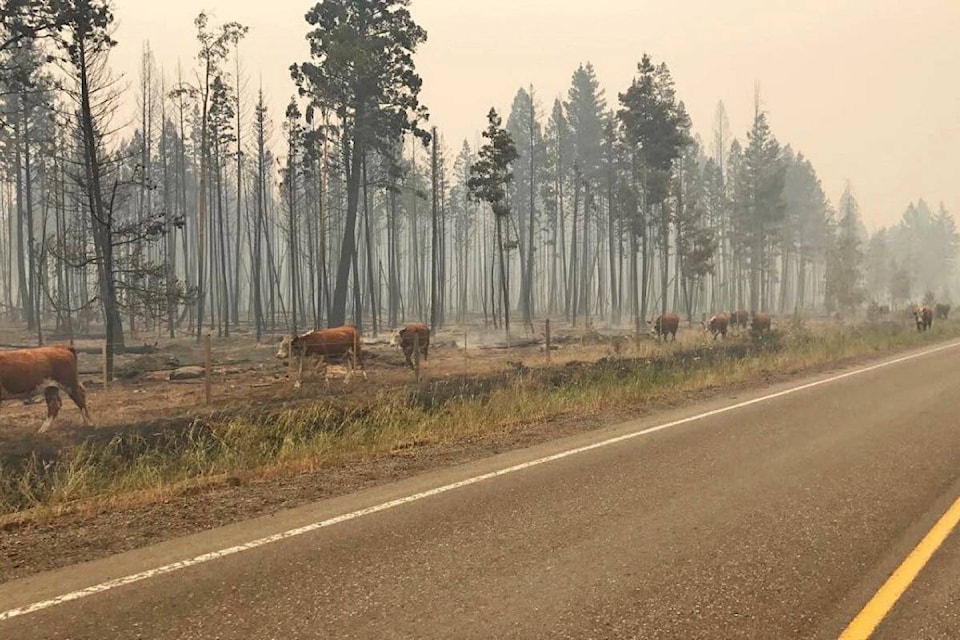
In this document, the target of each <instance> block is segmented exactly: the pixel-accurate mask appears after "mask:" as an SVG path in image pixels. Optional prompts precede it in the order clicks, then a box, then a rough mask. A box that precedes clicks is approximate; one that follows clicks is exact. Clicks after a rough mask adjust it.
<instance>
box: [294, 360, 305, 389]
mask: <svg viewBox="0 0 960 640" xmlns="http://www.w3.org/2000/svg"><path fill="white" fill-rule="evenodd" d="M302 386H303V353H302V352H301V353H299V354H298V355H297V380H296V382H294V383H293V388H294V389H299V388H300V387H302Z"/></svg>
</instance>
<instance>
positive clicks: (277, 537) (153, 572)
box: [0, 342, 960, 622]
mask: <svg viewBox="0 0 960 640" xmlns="http://www.w3.org/2000/svg"><path fill="white" fill-rule="evenodd" d="M957 347H960V342H953V343H951V344H948V345H943V346H940V347H936V348H933V349H928V350H926V351H921V352H920V353H914V354H911V355H908V356H903V357H900V358H896V359H893V360H887V361H885V362H881V363H879V364H874V365H871V366H869V367H864V368H862V369H856V370H854V371H848V372H846V373H841V374H838V375H835V376H831V377H829V378H824V379H823V380H817V381H815V382H809V383H807V384H803V385H800V386H797V387H791V388H790V389H785V390H783V391H778V392H777V393H771V394H769V395H765V396H761V397H759V398H754V399H752V400H746V401H744V402H738V403H736V404H732V405H729V406H726V407H721V408H720V409H713V410H712V411H707V412H705V413H700V414H697V415H695V416H690V417H687V418H681V419H679V420H674V421H673V422H667V423H664V424H660V425H657V426H655V427H650V428H648V429H643V430H641V431H634V432H632V433H627V434H624V435H621V436H617V437H615V438H610V439H608V440H603V441H601V442H595V443H593V444H589V445H586V446H583V447H577V448H576V449H568V450H567V451H561V452H560V453H555V454H553V455H550V456H546V457H543V458H538V459H536V460H531V461H529V462H524V463H521V464H517V465H514V466H512V467H507V468H505V469H500V470H498V471H491V472H490V473H484V474H482V475H479V476H474V477H472V478H467V479H466V480H460V481H459V482H453V483H450V484H445V485H443V486H441V487H437V488H435V489H429V490H427V491H421V492H420V493H414V494H412V495H409V496H406V497H403V498H397V499H396V500H390V501H389V502H383V503H381V504H378V505H375V506H372V507H367V508H366V509H360V510H359V511H353V512H351V513H345V514H343V515H339V516H336V517H333V518H328V519H327V520H322V521H320V522H315V523H313V524H308V525H305V526H303V527H297V528H296V529H289V530H287V531H283V532H281V533H276V534H274V535H272V536H266V537H264V538H259V539H257V540H252V541H250V542H247V543H244V544H241V545H237V546H234V547H228V548H226V549H221V550H219V551H211V552H210V553H204V554H202V555H199V556H195V557H193V558H190V559H188V560H182V561H180V562H173V563H171V564H166V565H163V566H162V567H157V568H155V569H148V570H146V571H141V572H140V573H134V574H130V575H127V576H124V577H122V578H116V579H114V580H108V581H106V582H101V583H100V584H97V585H93V586H90V587H87V588H85V589H80V590H78V591H71V592H70V593H65V594H63V595H60V596H57V597H55V598H51V599H49V600H43V601H40V602H35V603H33V604H30V605H26V606H23V607H17V608H15V609H9V610H7V611H4V612H2V613H0V622H2V621H4V620H10V619H11V618H16V617H18V616H22V615H26V614H28V613H34V612H36V611H41V610H43V609H49V608H50V607H54V606H57V605H60V604H63V603H66V602H71V601H73V600H80V599H81V598H86V597H87V596H92V595H96V594H98V593H103V592H104V591H110V590H111V589H116V588H118V587H122V586H125V585H128V584H133V583H134V582H140V581H142V580H147V579H149V578H155V577H157V576H162V575H164V574H167V573H173V572H174V571H179V570H180V569H186V568H187V567H192V566H195V565H198V564H203V563H205V562H210V561H211V560H217V559H218V558H225V557H227V556H232V555H234V554H236V553H240V552H241V551H247V550H249V549H256V548H257V547H262V546H265V545H268V544H273V543H274V542H280V541H281V540H286V539H288V538H293V537H296V536H300V535H303V534H305V533H310V532H311V531H317V530H318V529H324V528H326V527H331V526H333V525H335V524H339V523H341V522H347V521H348V520H355V519H357V518H360V517H362V516H366V515H370V514H372V513H377V512H379V511H386V510H387V509H392V508H394V507H399V506H401V505H405V504H409V503H411V502H417V501H418V500H423V499H424V498H429V497H431V496H436V495H440V494H441V493H447V492H448V491H453V490H455V489H460V488H462V487H467V486H470V485H472V484H477V483H478V482H483V481H484V480H490V479H491V478H497V477H499V476H505V475H507V474H510V473H515V472H517V471H523V470H524V469H529V468H531V467H536V466H539V465H542V464H546V463H548V462H553V461H555V460H562V459H564V458H569V457H570V456H575V455H578V454H580V453H584V452H586V451H592V450H593V449H600V448H602V447H608V446H610V445H613V444H617V443H619V442H624V441H626V440H632V439H633V438H639V437H640V436H645V435H649V434H651V433H656V432H657V431H663V430H664V429H670V428H672V427H677V426H680V425H682V424H688V423H690V422H695V421H697V420H703V419H704V418H710V417H712V416H716V415H720V414H723V413H727V412H730V411H736V410H737V409H742V408H744V407H749V406H751V405H755V404H760V403H762V402H768V401H770V400H775V399H776V398H782V397H783V396H788V395H790V394H793V393H797V392H799V391H805V390H807V389H812V388H813V387H819V386H821V385H825V384H829V383H831V382H836V381H837V380H843V379H844V378H850V377H853V376H858V375H860V374H863V373H868V372H870V371H875V370H877V369H882V368H884V367H889V366H893V365H895V364H899V363H901V362H906V361H908V360H915V359H917V358H922V357H924V356H928V355H930V354H933V353H938V352H940V351H946V350H948V349H955V348H957Z"/></svg>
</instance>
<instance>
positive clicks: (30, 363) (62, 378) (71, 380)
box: [0, 346, 93, 433]
mask: <svg viewBox="0 0 960 640" xmlns="http://www.w3.org/2000/svg"><path fill="white" fill-rule="evenodd" d="M40 390H43V397H44V399H45V400H46V401H47V418H46V419H45V420H44V421H43V424H41V425H40V431H39V432H38V433H43V432H44V431H46V430H47V429H49V428H50V425H52V424H53V421H54V419H55V418H56V417H57V414H58V413H60V407H61V406H63V402H62V401H61V400H60V391H61V390H63V391H65V392H66V393H67V395H69V396H70V399H71V400H73V402H74V404H76V405H77V407H78V408H79V409H80V415H81V416H82V417H83V424H84V426H87V427H92V426H93V422H92V421H91V420H90V415H89V414H88V413H87V396H86V392H85V391H84V389H83V385H82V384H80V380H79V378H78V376H77V352H76V350H75V349H74V348H73V347H65V346H53V347H37V348H35V349H16V350H14V351H0V399H2V397H3V396H5V395H9V396H25V395H28V396H32V395H34V394H36V393H39V392H40Z"/></svg>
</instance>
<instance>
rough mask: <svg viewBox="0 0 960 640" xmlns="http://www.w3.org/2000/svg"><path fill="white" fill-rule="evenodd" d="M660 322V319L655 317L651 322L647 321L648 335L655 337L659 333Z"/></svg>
mask: <svg viewBox="0 0 960 640" xmlns="http://www.w3.org/2000/svg"><path fill="white" fill-rule="evenodd" d="M660 320H661V317H660V316H657V317H656V318H654V319H653V320H647V324H648V325H650V333H652V334H654V335H657V334H659V333H660Z"/></svg>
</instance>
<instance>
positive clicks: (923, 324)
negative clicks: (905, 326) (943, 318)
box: [913, 305, 933, 333]
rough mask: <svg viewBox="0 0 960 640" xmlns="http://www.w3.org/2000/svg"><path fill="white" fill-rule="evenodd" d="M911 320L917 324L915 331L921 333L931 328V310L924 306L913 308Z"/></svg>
mask: <svg viewBox="0 0 960 640" xmlns="http://www.w3.org/2000/svg"><path fill="white" fill-rule="evenodd" d="M913 319H914V322H916V323H917V331H918V332H919V333H923V332H924V331H927V330H928V329H930V328H931V327H932V326H933V309H931V308H930V307H928V306H926V305H923V306H919V307H915V308H914V310H913Z"/></svg>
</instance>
